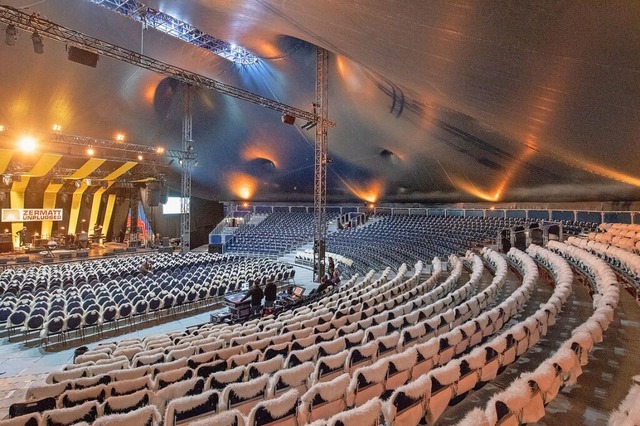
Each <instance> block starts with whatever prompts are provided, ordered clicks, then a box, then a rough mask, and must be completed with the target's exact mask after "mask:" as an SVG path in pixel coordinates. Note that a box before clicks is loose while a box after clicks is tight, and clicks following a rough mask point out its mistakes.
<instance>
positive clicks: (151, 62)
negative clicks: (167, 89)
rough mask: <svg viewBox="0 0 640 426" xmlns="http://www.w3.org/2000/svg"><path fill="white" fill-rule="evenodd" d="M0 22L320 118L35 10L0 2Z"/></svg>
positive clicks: (258, 102)
mask: <svg viewBox="0 0 640 426" xmlns="http://www.w3.org/2000/svg"><path fill="white" fill-rule="evenodd" d="M0 22H3V23H5V24H13V25H14V26H15V27H16V28H18V29H21V30H23V31H28V32H37V33H38V34H39V35H40V36H42V37H47V38H49V39H52V40H57V41H61V42H63V43H70V44H72V45H75V46H78V47H80V48H82V49H84V50H88V51H90V52H93V53H97V54H99V55H102V56H106V57H109V58H112V59H116V60H118V61H122V62H126V63H129V64H132V65H135V66H138V67H140V68H144V69H147V70H150V71H154V72H156V73H158V74H162V75H165V76H167V77H172V78H174V79H176V80H179V81H181V82H183V83H187V84H191V85H193V86H198V87H203V88H206V89H211V90H215V91H217V92H220V93H222V94H224V95H227V96H231V97H233V98H236V99H240V100H243V101H246V102H250V103H253V104H256V105H260V106H262V107H265V108H269V109H272V110H274V111H279V112H281V113H282V114H287V115H292V116H294V117H297V118H300V119H302V120H306V121H311V122H317V120H319V119H320V118H319V116H317V115H316V114H314V113H311V112H308V111H304V110H301V109H299V108H295V107H292V106H289V105H286V104H283V103H280V102H278V101H274V100H273V99H269V98H265V97H263V96H260V95H257V94H255V93H252V92H249V91H247V90H243V89H240V88H237V87H234V86H230V85H228V84H225V83H222V82H220V81H217V80H214V79H212V78H208V77H205V76H202V75H200V74H196V73H194V72H191V71H187V70H185V69H183V68H180V67H176V66H174V65H169V64H167V63H165V62H161V61H158V60H156V59H153V58H150V57H148V56H145V55H141V54H140V53H137V52H134V51H132V50H129V49H125V48H123V47H120V46H117V45H114V44H111V43H108V42H106V41H103V40H100V39H97V38H94V37H91V36H88V35H86V34H83V33H81V32H79V31H75V30H71V29H69V28H66V27H63V26H61V25H58V24H56V23H54V22H52V21H49V20H47V19H44V18H41V17H39V16H37V15H35V14H31V15H30V14H28V13H26V12H23V11H21V10H17V9H14V8H12V7H9V6H4V5H0ZM324 124H325V126H328V127H333V126H335V123H334V122H332V121H329V120H326V121H325V122H324Z"/></svg>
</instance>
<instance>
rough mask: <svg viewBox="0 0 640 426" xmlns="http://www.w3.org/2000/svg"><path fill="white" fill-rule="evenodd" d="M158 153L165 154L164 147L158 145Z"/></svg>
mask: <svg viewBox="0 0 640 426" xmlns="http://www.w3.org/2000/svg"><path fill="white" fill-rule="evenodd" d="M156 154H158V155H162V154H164V147H162V146H156Z"/></svg>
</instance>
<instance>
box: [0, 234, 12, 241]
mask: <svg viewBox="0 0 640 426" xmlns="http://www.w3.org/2000/svg"><path fill="white" fill-rule="evenodd" d="M10 242H11V234H9V233H8V232H5V233H3V234H0V243H10Z"/></svg>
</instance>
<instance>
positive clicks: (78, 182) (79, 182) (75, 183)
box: [73, 179, 82, 188]
mask: <svg viewBox="0 0 640 426" xmlns="http://www.w3.org/2000/svg"><path fill="white" fill-rule="evenodd" d="M73 184H74V186H75V187H76V188H80V187H81V186H82V181H81V180H79V179H78V180H77V181H75V182H73Z"/></svg>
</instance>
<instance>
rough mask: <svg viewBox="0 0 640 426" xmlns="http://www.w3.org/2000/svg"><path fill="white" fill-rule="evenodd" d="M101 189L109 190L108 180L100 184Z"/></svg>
mask: <svg viewBox="0 0 640 426" xmlns="http://www.w3.org/2000/svg"><path fill="white" fill-rule="evenodd" d="M100 187H101V188H102V189H109V182H107V181H106V180H103V181H102V183H100Z"/></svg>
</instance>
